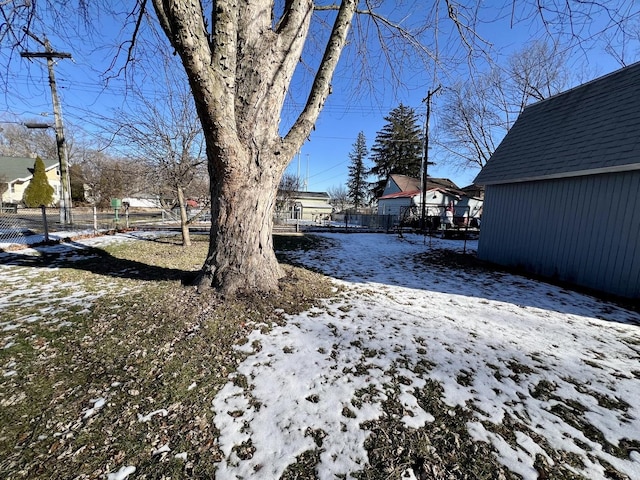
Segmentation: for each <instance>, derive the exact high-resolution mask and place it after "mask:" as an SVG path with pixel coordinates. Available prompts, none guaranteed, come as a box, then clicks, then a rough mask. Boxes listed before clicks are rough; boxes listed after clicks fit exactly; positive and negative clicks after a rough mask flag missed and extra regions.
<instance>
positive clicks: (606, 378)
mask: <svg viewBox="0 0 640 480" xmlns="http://www.w3.org/2000/svg"><path fill="white" fill-rule="evenodd" d="M327 238H329V239H330V240H331V241H333V242H335V247H334V248H331V249H328V250H323V251H319V252H299V253H298V254H297V255H295V258H296V260H297V261H299V262H301V263H303V264H305V265H307V266H309V267H313V268H315V269H319V270H321V271H322V272H324V273H325V274H327V275H330V276H332V277H334V278H336V286H337V287H340V288H341V289H344V290H342V291H341V292H340V293H338V294H337V296H336V298H334V299H332V300H330V301H327V302H326V303H325V304H324V305H323V306H322V307H321V308H315V309H313V310H311V311H308V312H305V313H303V314H301V315H298V316H295V317H291V318H289V319H288V320H289V321H288V323H287V325H286V326H283V327H278V328H276V329H274V330H273V331H271V332H269V333H268V334H264V333H261V332H260V331H258V330H257V331H255V332H253V333H252V334H251V337H250V338H249V342H248V343H247V344H246V345H245V347H244V348H245V349H246V351H248V352H251V355H250V356H249V357H248V358H247V359H246V361H244V363H243V364H241V365H240V367H239V368H238V372H237V374H236V377H237V376H243V377H244V379H245V381H242V382H239V381H237V380H236V381H234V379H231V381H230V382H229V383H228V384H227V385H226V387H225V388H224V389H223V390H222V391H221V392H220V393H219V394H218V395H217V397H216V399H215V400H214V402H213V409H214V410H215V412H216V417H215V424H216V427H217V428H218V429H219V430H220V432H221V436H220V444H221V447H222V450H223V452H224V453H225V455H226V459H225V460H224V461H223V463H222V464H221V466H220V470H219V473H220V476H219V478H221V479H232V478H279V476H280V475H281V474H282V473H283V472H284V470H285V468H286V467H287V466H288V465H290V464H292V463H294V462H295V461H296V457H298V456H299V455H301V454H303V452H305V451H310V450H314V449H318V447H319V444H321V449H320V451H321V453H320V464H319V466H318V474H319V477H320V478H322V479H330V478H336V477H337V476H338V475H344V474H348V473H349V472H353V471H356V470H359V469H361V468H362V467H363V466H364V465H365V464H366V463H367V452H366V451H365V449H364V442H365V439H366V437H367V435H368V434H369V432H368V431H367V430H366V429H364V428H363V422H366V421H367V420H373V419H377V418H379V417H380V416H381V415H382V414H383V410H382V401H383V400H384V399H385V398H386V397H387V395H388V394H389V392H390V390H389V388H390V385H398V384H400V385H401V389H402V391H401V392H400V397H399V398H400V400H401V402H402V403H403V406H404V410H405V415H404V418H403V421H404V422H405V424H406V425H407V426H410V427H412V428H424V429H427V431H428V429H429V425H430V422H431V421H432V420H433V415H432V412H429V411H425V410H423V408H422V407H421V406H420V404H419V402H418V400H417V396H416V393H417V392H418V391H419V390H420V389H421V388H422V387H423V386H424V385H425V382H426V381H427V380H429V379H430V380H435V381H437V382H439V383H440V384H441V385H442V387H443V389H444V393H443V395H444V397H443V400H444V401H445V403H446V404H447V405H449V406H450V407H452V408H453V407H461V408H464V409H466V410H470V411H472V412H473V420H472V421H469V422H468V423H467V428H468V431H469V432H470V433H471V435H472V436H473V437H474V438H475V439H477V440H479V441H485V442H489V443H491V444H492V445H493V446H494V447H495V450H496V452H497V454H496V455H497V457H498V459H499V461H500V462H501V463H503V464H504V465H505V466H507V467H508V468H509V469H510V470H511V471H513V472H515V473H518V474H520V475H521V476H522V477H523V478H525V479H533V478H537V477H538V474H537V472H536V470H535V468H534V461H535V457H536V455H538V454H542V455H543V456H547V454H546V453H545V448H547V449H549V448H550V449H554V450H562V451H565V452H570V453H573V454H575V455H577V456H578V457H579V459H580V460H581V462H582V464H583V466H584V467H583V468H581V469H580V468H576V469H575V471H576V473H581V474H583V475H585V476H586V477H587V478H590V479H597V478H607V477H606V476H605V471H604V468H603V466H602V465H601V463H600V461H601V460H602V461H604V462H606V463H608V464H610V465H612V466H613V467H614V468H615V469H616V470H618V471H619V472H622V473H624V474H626V475H628V476H629V478H640V453H639V452H638V451H637V447H636V449H635V450H632V451H631V452H630V453H629V455H628V457H627V458H619V457H618V456H614V455H612V454H610V453H607V452H606V451H605V450H604V449H603V446H602V445H601V444H600V443H598V442H596V441H594V439H593V436H592V435H590V437H591V438H589V437H588V436H586V435H585V433H584V432H583V431H581V430H580V429H578V428H576V427H574V426H571V425H569V424H568V423H565V422H564V421H562V420H561V419H560V418H559V417H558V416H557V415H556V414H555V413H553V412H557V411H558V410H557V409H554V406H558V405H560V406H562V405H564V404H568V405H572V406H574V407H575V406H577V405H580V406H581V408H582V409H583V412H582V416H583V417H584V419H585V421H586V422H587V423H588V424H590V425H591V426H593V427H594V428H595V429H597V430H598V431H600V432H601V433H602V435H603V436H604V438H605V439H606V441H608V442H610V443H611V444H613V445H616V446H617V445H619V444H620V442H621V441H622V440H623V439H627V440H625V441H629V440H630V441H635V445H638V441H639V440H640V402H638V399H640V364H639V360H640V327H639V326H638V325H640V319H639V318H638V315H637V314H636V313H634V312H631V311H627V310H625V309H622V308H619V307H617V306H615V305H612V304H607V303H604V302H602V301H599V300H596V299H594V298H591V297H589V296H585V295H581V294H578V293H575V292H571V291H567V290H564V289H562V288H558V287H555V286H551V285H548V284H545V283H541V282H536V281H532V280H528V279H525V278H522V277H518V276H512V275H508V274H497V273H493V274H488V273H479V272H464V271H461V270H457V269H451V270H449V269H446V268H433V269H427V268H426V267H425V265H424V264H423V263H421V262H417V261H416V255H418V256H419V255H422V254H424V252H428V251H429V250H430V249H433V250H435V251H437V250H438V249H440V248H460V247H461V244H460V242H446V241H442V240H433V242H432V243H431V245H430V246H429V243H428V242H427V244H426V245H425V244H424V241H423V239H422V237H419V236H407V237H405V238H404V239H399V238H398V237H396V236H394V235H371V234H352V235H340V234H336V235H327ZM469 246H470V247H471V248H474V247H475V245H474V244H473V243H470V244H469ZM425 364H426V365H431V368H430V370H429V371H428V372H426V373H425V372H424V369H421V368H416V367H417V366H418V365H425ZM417 372H422V373H417ZM398 378H401V379H402V381H401V382H398V381H397V380H398ZM394 380H395V381H394ZM365 391H366V392H368V393H367V395H366V402H362V401H358V400H362V398H363V397H362V392H365ZM532 392H538V394H536V395H532ZM544 392H547V393H546V394H545V393H544ZM607 400H609V401H607ZM356 405H357V407H356ZM612 405H617V406H618V408H615V407H612ZM506 415H509V416H510V417H511V418H516V419H520V420H521V421H522V422H524V423H525V424H526V425H527V427H528V428H527V429H523V431H522V432H520V431H516V432H515V435H516V438H517V445H512V444H511V443H509V442H508V441H507V440H506V439H505V438H503V437H501V436H500V435H499V434H497V433H495V429H492V428H487V427H488V426H490V425H492V424H493V425H499V424H500V423H501V422H502V421H503V420H504V418H505V416H506ZM318 438H320V439H321V441H318ZM540 438H542V439H544V440H545V445H540V444H539V442H540V441H539V439H540ZM242 445H245V446H246V445H252V447H253V448H254V449H255V452H253V454H252V455H251V456H250V458H247V456H243V455H241V453H239V452H242V448H241V446H242ZM547 457H548V456H547ZM241 458H244V459H241ZM548 461H549V462H552V461H553V460H551V459H550V458H548ZM405 475H406V477H407V478H411V477H413V476H414V472H413V471H412V470H411V469H410V468H409V469H407V471H406V472H405Z"/></svg>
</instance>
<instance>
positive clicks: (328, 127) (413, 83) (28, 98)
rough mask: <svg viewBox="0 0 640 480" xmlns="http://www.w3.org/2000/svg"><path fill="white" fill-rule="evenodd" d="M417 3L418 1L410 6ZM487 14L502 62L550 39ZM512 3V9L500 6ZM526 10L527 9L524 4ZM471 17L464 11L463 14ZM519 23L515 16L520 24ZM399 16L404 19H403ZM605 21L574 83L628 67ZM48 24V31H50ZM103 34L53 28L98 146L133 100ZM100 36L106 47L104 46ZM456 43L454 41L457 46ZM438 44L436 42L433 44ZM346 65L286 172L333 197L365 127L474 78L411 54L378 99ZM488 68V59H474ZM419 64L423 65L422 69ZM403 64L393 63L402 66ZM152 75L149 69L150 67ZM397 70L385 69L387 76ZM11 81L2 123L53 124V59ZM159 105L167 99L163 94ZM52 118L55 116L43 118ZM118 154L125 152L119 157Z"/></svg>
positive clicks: (444, 164)
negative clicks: (102, 132) (613, 48)
mask: <svg viewBox="0 0 640 480" xmlns="http://www.w3.org/2000/svg"><path fill="white" fill-rule="evenodd" d="M621 3H622V5H623V6H626V7H627V8H634V9H635V10H634V11H637V10H638V8H637V6H635V7H634V2H633V1H631V0H629V1H622V2H621ZM393 5H394V6H392V7H387V8H390V10H391V11H390V12H389V13H390V14H391V15H392V16H393V15H397V14H398V12H395V9H396V7H395V4H393ZM409 5H411V4H410V2H409ZM481 5H482V7H481V10H480V17H481V19H483V21H481V22H479V23H478V24H477V27H476V31H477V33H478V35H479V36H480V37H481V38H482V39H484V40H486V41H487V42H490V43H491V45H492V47H491V48H492V51H493V52H494V53H493V57H494V58H505V57H506V55H508V54H509V53H510V52H513V51H514V50H518V49H521V48H522V47H523V46H524V45H525V44H527V43H528V42H532V41H534V40H536V39H540V38H543V37H544V35H545V33H544V30H542V29H541V24H540V22H539V21H538V20H539V18H538V17H535V16H531V14H532V13H534V12H528V11H526V10H523V9H522V8H520V9H519V10H518V11H517V13H516V12H512V11H511V10H510V9H509V8H508V7H510V6H511V5H512V2H510V1H509V2H502V1H497V0H494V1H489V2H481ZM503 5H506V7H507V8H502V6H503ZM518 5H519V6H522V5H525V4H524V3H522V2H520V3H518ZM409 9H410V10H411V11H412V15H413V17H411V18H409V20H405V21H407V22H414V24H416V23H417V22H420V21H421V20H422V19H425V21H429V19H433V18H434V17H433V10H431V6H429V7H427V6H425V3H424V2H422V1H418V2H416V3H415V4H413V6H410V7H409ZM464 13H465V12H464V11H461V12H460V15H461V16H462V15H463V14H464ZM512 13H513V15H514V16H513V19H514V20H516V22H515V24H513V25H512V23H513V22H512V16H511V15H512ZM398 18H399V17H398ZM604 20H605V19H603V18H598V17H594V18H593V19H590V20H589V21H588V22H586V23H585V24H584V25H583V26H582V27H581V28H582V30H581V31H580V32H578V33H579V34H580V35H581V37H582V38H586V39H587V40H586V41H584V42H583V43H582V48H574V49H572V50H571V52H572V54H571V55H570V57H569V62H570V65H569V66H568V67H569V68H570V69H571V71H572V72H575V74H576V75H575V79H576V80H574V83H579V82H580V81H586V80H590V79H592V78H595V77H597V76H600V75H603V74H606V73H609V72H611V71H613V70H616V69H618V68H620V66H621V65H620V63H619V62H617V61H616V60H615V58H614V57H613V56H612V55H610V54H607V53H606V52H605V51H604V45H603V43H602V40H603V38H604V36H603V34H602V32H601V30H600V29H601V24H602V22H603V21H604ZM635 24H636V25H638V15H635ZM450 27H451V24H448V25H447V24H446V22H444V23H443V24H442V25H441V26H440V28H441V30H442V36H441V37H440V42H450V43H449V44H448V46H447V47H443V46H439V47H438V48H439V50H440V51H441V52H442V53H443V54H445V53H446V54H448V55H452V56H453V55H461V53H462V52H461V49H460V47H459V43H457V44H456V45H457V46H454V43H455V36H451V32H447V31H446V28H450ZM45 28H46V27H44V26H41V30H42V32H43V33H44V29H45ZM100 28H102V30H103V31H102V32H98V35H96V36H94V37H91V36H86V38H79V37H75V41H73V42H70V38H71V39H73V38H74V37H70V38H68V37H66V36H62V35H60V36H57V35H55V34H54V33H52V31H51V30H49V31H47V32H46V33H47V34H48V37H49V39H50V40H51V43H52V45H53V47H54V49H56V50H57V51H62V52H69V53H71V54H72V55H73V60H67V59H65V60H60V61H58V62H57V65H56V76H57V80H58V88H59V94H60V98H61V102H62V109H63V116H64V121H65V124H66V125H67V126H68V127H67V128H68V129H69V130H70V131H73V132H74V134H75V135H76V136H77V137H82V139H83V140H85V141H87V142H89V143H93V142H95V145H96V146H98V145H99V144H100V141H99V139H98V137H97V132H98V131H99V128H100V126H101V124H102V123H103V122H104V117H108V116H109V115H111V114H112V112H113V111H114V109H117V108H126V107H127V105H128V103H129V102H131V101H132V97H131V96H128V95H127V90H126V86H125V81H124V79H123V78H122V77H120V78H114V79H111V80H110V82H109V83H108V84H107V85H106V86H105V82H104V78H103V76H102V74H103V73H104V71H105V70H106V69H107V68H108V65H109V63H110V62H111V60H112V58H113V55H114V50H113V48H112V47H109V46H108V45H109V44H111V45H113V44H114V43H113V42H114V38H115V37H114V35H112V33H111V32H117V31H118V30H119V26H118V25H116V24H113V23H112V24H109V23H106V24H104V25H101V27H100ZM101 39H104V40H105V43H106V45H105V44H101V43H100V42H101ZM452 39H453V40H452ZM432 45H433V44H432ZM29 49H30V50H41V47H40V46H39V45H37V44H35V43H31V44H30V45H29ZM639 58H640V50H639V48H638V43H637V41H636V42H635V43H630V44H627V45H626V46H625V62H626V63H627V64H630V63H633V62H634V61H637V60H638V59H639ZM6 60H7V58H6V52H5V54H4V56H2V55H0V61H1V62H2V63H3V64H4V63H6ZM348 62H349V60H347V59H345V61H344V62H343V64H342V66H341V68H340V69H339V71H338V72H337V73H336V77H335V78H334V82H333V85H334V88H333V94H332V95H331V96H330V97H329V100H328V102H327V104H326V106H325V108H324V110H323V112H322V114H321V116H320V119H319V120H318V122H317V125H316V129H315V130H314V132H313V133H312V135H311V137H310V141H308V142H307V143H306V144H305V145H304V146H303V147H302V150H301V152H300V155H299V156H297V157H296V158H294V160H293V161H292V164H291V165H290V167H289V169H288V172H289V173H293V174H297V173H298V172H299V173H300V176H301V177H302V178H303V179H304V180H307V179H308V184H307V188H308V190H311V191H325V190H327V189H330V188H333V187H337V186H340V185H344V184H345V182H346V179H347V172H348V165H349V162H350V160H349V156H348V155H349V152H350V151H351V150H352V148H353V143H354V142H355V140H356V137H357V135H358V132H360V131H363V132H364V134H365V136H366V139H367V144H368V147H369V148H370V147H371V145H372V144H373V141H374V139H375V135H376V132H377V131H379V130H380V129H381V128H382V126H383V125H384V123H385V121H384V116H385V115H386V114H387V113H388V112H389V111H390V110H391V109H393V108H394V107H396V106H397V105H398V104H399V103H400V102H402V103H404V104H405V105H408V106H411V107H413V108H414V109H415V110H416V112H417V113H418V114H419V115H420V117H421V118H424V113H425V105H424V103H423V102H422V100H423V99H424V97H425V96H426V93H427V90H429V89H432V88H434V87H435V86H436V85H437V84H443V85H444V86H446V83H447V82H451V81H453V80H454V79H456V78H458V77H461V78H464V76H465V75H468V73H466V72H465V70H464V69H463V68H461V69H460V70H456V71H448V72H445V71H442V70H441V71H440V72H439V73H434V70H433V68H429V67H427V68H422V69H421V67H420V66H419V65H412V64H411V58H409V59H406V64H405V65H404V68H405V69H404V70H403V72H404V75H405V76H404V77H403V86H402V87H401V88H399V89H397V91H394V89H393V88H391V87H390V86H389V85H388V84H387V83H386V82H387V81H388V80H387V79H386V78H387V77H385V75H384V74H381V75H380V80H379V81H378V80H376V81H374V82H373V83H372V85H373V88H374V89H375V91H376V92H377V95H376V98H372V97H371V96H369V95H367V94H360V95H357V96H354V95H353V94H352V88H353V87H354V85H357V84H358V81H359V79H358V78H354V75H353V74H352V73H353V70H350V68H351V63H348ZM476 65H477V66H479V67H480V68H482V66H483V64H482V62H481V61H478V62H477V63H476ZM416 67H418V68H416ZM394 68H395V66H394ZM147 73H148V71H147ZM388 73H389V71H388V70H387V71H386V74H388ZM137 74H138V79H137V81H138V83H139V84H141V85H143V87H142V88H143V90H144V91H145V92H148V93H149V95H153V96H155V95H157V94H156V93H155V91H154V89H153V86H152V85H153V81H152V80H153V78H152V77H153V74H152V73H151V74H148V75H149V77H148V78H141V77H142V76H143V75H144V70H142V69H138V70H137ZM4 75H6V78H7V81H8V87H9V88H7V90H6V91H5V92H4V95H1V96H0V122H18V123H20V122H23V121H28V120H34V119H39V120H41V121H45V122H50V123H53V117H52V114H51V112H52V106H51V98H50V93H49V85H48V78H47V69H46V62H45V60H43V59H34V60H31V61H29V60H26V59H21V58H15V57H14V58H13V59H12V61H11V63H10V66H9V68H8V69H7V70H5V72H4ZM159 101H161V98H160V97H159ZM440 107H441V99H440V98H438V97H436V98H435V100H434V103H433V105H432V116H431V124H430V125H431V130H432V131H435V130H437V128H438V110H439V108H440ZM42 113H45V114H46V115H47V116H40V115H41V114H42ZM114 153H116V154H117V152H114ZM429 155H430V159H431V160H433V161H435V163H436V164H435V165H434V166H433V167H430V170H429V173H430V175H433V176H441V177H448V178H450V179H451V180H453V181H454V182H455V183H457V184H458V185H459V186H465V185H467V184H469V183H471V181H472V180H473V178H474V177H475V175H476V174H477V170H474V169H471V170H465V171H461V170H459V169H456V168H452V167H451V165H450V162H448V161H447V159H446V158H445V156H444V155H443V154H442V152H439V151H438V150H437V149H434V151H430V154H429Z"/></svg>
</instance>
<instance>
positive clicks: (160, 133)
mask: <svg viewBox="0 0 640 480" xmlns="http://www.w3.org/2000/svg"><path fill="white" fill-rule="evenodd" d="M174 68H175V66H174ZM165 72H166V77H165V78H166V83H167V86H168V88H167V93H166V97H165V98H164V99H163V101H162V102H158V101H156V100H155V99H153V98H147V97H145V96H144V95H143V94H141V93H136V96H137V97H138V103H137V104H136V105H137V106H136V108H134V109H133V110H132V111H123V110H120V111H119V112H118V113H117V115H116V116H115V118H114V119H113V125H114V127H115V132H114V137H117V139H118V140H119V141H120V142H123V143H126V144H127V148H128V150H129V151H130V152H132V153H133V154H134V156H136V157H138V158H141V159H143V162H144V163H145V164H146V165H147V167H148V169H149V175H150V176H152V177H155V179H156V182H154V183H155V184H156V185H160V186H161V185H167V186H168V187H169V189H170V193H171V194H172V195H171V196H172V197H173V198H175V200H176V204H177V206H178V207H179V211H180V227H181V232H182V244H183V245H184V246H189V245H191V238H190V235H189V217H188V214H187V194H188V193H189V192H188V190H189V188H190V187H191V186H192V185H193V183H194V181H195V180H196V177H197V176H198V174H202V173H203V172H202V169H201V168H200V167H201V166H202V165H204V164H205V163H206V157H205V154H204V137H203V135H202V127H201V125H200V121H199V120H198V116H197V114H196V111H195V107H194V105H193V97H192V96H191V93H190V92H189V88H188V85H186V84H185V83H182V84H181V83H180V79H178V78H176V77H175V75H174V74H172V73H171V65H170V64H169V65H168V66H167V68H166V69H165Z"/></svg>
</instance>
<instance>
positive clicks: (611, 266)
mask: <svg viewBox="0 0 640 480" xmlns="http://www.w3.org/2000/svg"><path fill="white" fill-rule="evenodd" d="M638 192H640V172H638V171H635V172H624V173H615V174H606V175H591V176H584V177H576V178H570V179H559V180H551V181H538V182H526V183H516V184H508V185H488V186H487V188H486V196H485V203H484V214H483V218H482V229H481V233H480V240H479V245H478V257H479V258H481V259H482V260H487V261H490V262H494V263H497V264H501V265H506V266H516V267H521V268H524V269H525V270H527V271H529V272H532V273H536V274H540V275H544V276H549V277H555V278H558V279H560V280H566V281H569V282H572V283H575V284H578V285H582V286H586V287H589V288H594V289H597V290H601V291H605V292H609V293H612V294H615V295H620V296H624V297H629V298H640V203H639V202H640V198H639V197H638Z"/></svg>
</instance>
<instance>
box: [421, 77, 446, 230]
mask: <svg viewBox="0 0 640 480" xmlns="http://www.w3.org/2000/svg"><path fill="white" fill-rule="evenodd" d="M441 86H442V85H438V88H436V89H435V90H434V91H433V92H432V91H431V90H429V91H427V97H426V98H425V99H424V100H422V101H423V102H426V104H427V118H426V120H425V122H424V152H423V155H422V202H421V204H422V205H421V207H422V212H421V216H420V229H421V230H422V231H423V232H424V231H425V227H426V220H427V170H428V168H427V167H428V166H429V165H435V164H434V163H433V162H429V117H430V116H431V97H432V96H433V95H435V94H436V93H438V90H440V87H441Z"/></svg>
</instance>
